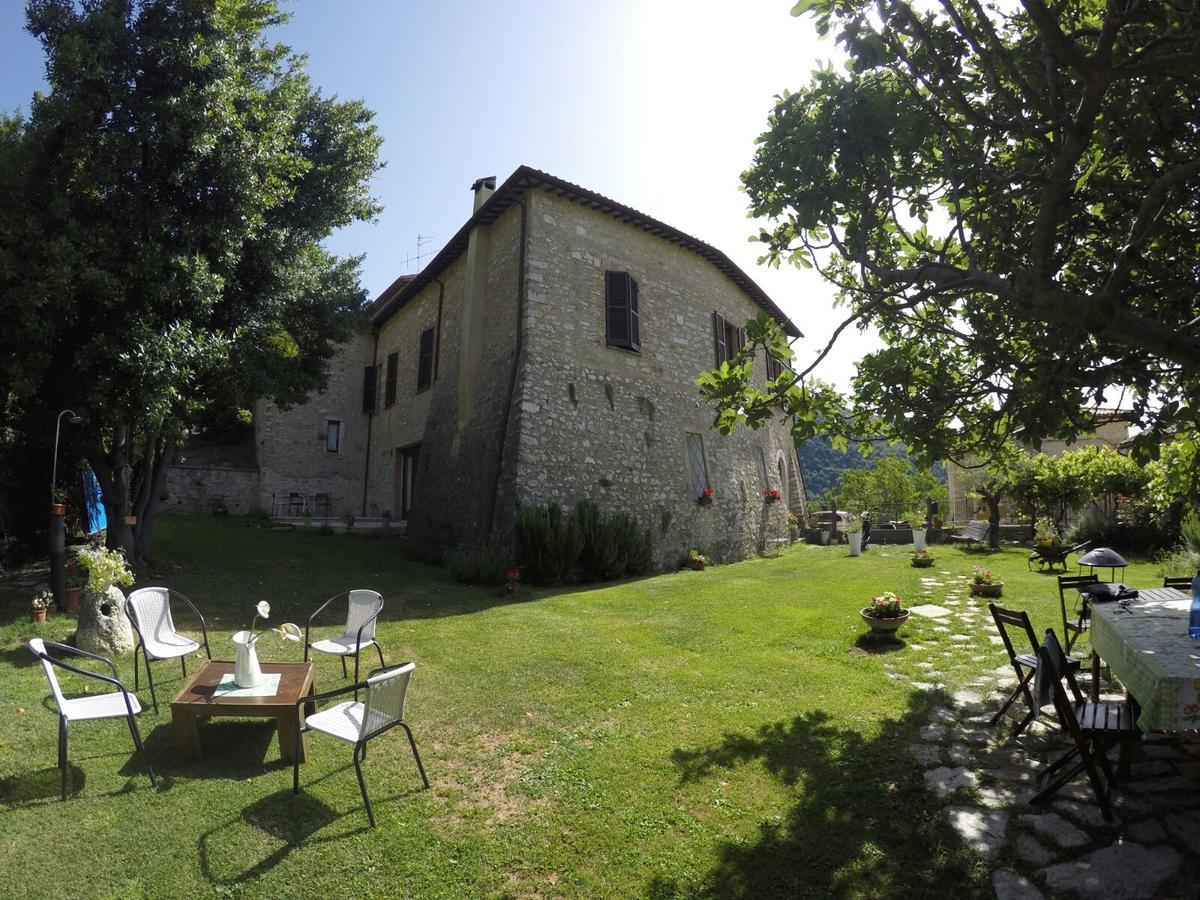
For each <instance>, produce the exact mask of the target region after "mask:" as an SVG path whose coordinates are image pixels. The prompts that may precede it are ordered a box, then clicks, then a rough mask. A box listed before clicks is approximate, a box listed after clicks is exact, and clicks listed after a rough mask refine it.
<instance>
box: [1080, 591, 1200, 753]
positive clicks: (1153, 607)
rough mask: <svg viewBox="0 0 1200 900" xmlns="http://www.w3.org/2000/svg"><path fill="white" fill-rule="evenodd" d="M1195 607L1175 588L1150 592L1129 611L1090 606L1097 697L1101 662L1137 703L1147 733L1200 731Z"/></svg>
mask: <svg viewBox="0 0 1200 900" xmlns="http://www.w3.org/2000/svg"><path fill="white" fill-rule="evenodd" d="M1191 602H1192V601H1191V597H1190V596H1188V595H1187V594H1185V593H1183V592H1182V591H1178V590H1176V589H1175V588H1149V589H1146V590H1139V591H1138V596H1137V599H1136V600H1132V601H1130V603H1129V605H1128V607H1127V608H1124V607H1121V606H1119V605H1118V604H1117V603H1115V602H1114V603H1093V604H1092V627H1091V632H1092V649H1093V650H1094V651H1095V652H1094V654H1093V659H1092V664H1093V673H1092V674H1093V677H1092V695H1093V698H1094V697H1095V695H1096V694H1097V692H1098V690H1099V679H1098V678H1097V677H1096V675H1097V674H1098V672H1097V670H1098V669H1099V659H1100V657H1103V658H1104V661H1105V662H1106V663H1107V664H1108V668H1109V670H1110V671H1111V672H1112V674H1113V675H1114V676H1115V677H1116V678H1118V679H1119V680H1120V682H1121V684H1123V685H1124V686H1125V690H1126V691H1127V692H1128V694H1129V696H1130V698H1131V699H1132V700H1133V701H1134V702H1135V704H1136V708H1137V709H1138V719H1137V724H1138V727H1139V728H1141V729H1142V730H1143V731H1192V730H1195V729H1197V728H1200V643H1198V642H1196V641H1193V640H1192V639H1191V638H1189V637H1188V611H1189V609H1190V607H1191Z"/></svg>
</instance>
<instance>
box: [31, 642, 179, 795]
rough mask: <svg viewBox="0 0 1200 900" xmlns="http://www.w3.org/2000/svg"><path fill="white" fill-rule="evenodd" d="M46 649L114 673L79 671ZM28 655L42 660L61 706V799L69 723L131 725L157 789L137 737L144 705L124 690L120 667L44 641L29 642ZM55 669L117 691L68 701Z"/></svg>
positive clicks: (72, 648)
mask: <svg viewBox="0 0 1200 900" xmlns="http://www.w3.org/2000/svg"><path fill="white" fill-rule="evenodd" d="M47 648H53V649H54V650H56V651H59V652H66V653H73V654H75V655H76V656H85V657H87V658H88V659H96V660H99V661H100V662H102V663H105V664H106V665H107V666H108V667H109V668H110V669H112V673H113V674H112V678H109V677H108V676H107V675H101V674H99V673H98V672H89V671H88V670H87V669H80V668H77V667H76V666H73V665H71V664H70V663H67V662H63V661H62V660H61V659H56V658H54V657H53V656H51V655H50V654H49V652H47ZM29 651H30V652H31V653H32V654H33V655H34V656H36V657H37V658H38V659H39V660H41V663H42V670H43V671H44V672H45V673H46V680H47V681H48V682H50V692H51V693H52V694H53V695H54V702H55V703H56V704H57V705H58V768H59V769H60V770H61V771H62V799H63V800H66V799H67V723H68V722H72V721H83V720H85V719H115V718H119V717H121V716H124V717H125V719H126V721H127V722H128V723H129V733H130V734H131V735H133V745H134V747H135V748H137V750H138V751H139V752H140V753H141V754H142V759H144V760H146V771H147V772H149V773H150V784H151V786H154V785H155V784H156V782H155V780H154V769H152V768H151V767H150V760H149V758H148V757H147V756H146V748H145V747H144V746H143V745H142V736H141V735H140V734H138V727H137V722H135V721H134V718H133V717H134V716H135V715H137V714H138V713H140V712H141V711H142V705H141V704H140V703H138V698H137V697H135V696H134V695H133V694H131V693H129V691H127V690H126V689H125V685H123V684H121V682H120V681H119V680H118V679H117V667H116V666H115V665H113V661H112V660H111V659H107V658H105V657H103V656H98V655H96V654H95V653H88V652H86V651H84V650H80V649H78V648H77V647H68V646H67V645H66V644H56V643H55V642H53V641H44V640H42V639H41V638H33V639H32V640H31V641H30V642H29ZM55 666H58V667H59V668H62V669H66V670H67V671H68V672H74V673H75V674H76V675H83V676H84V677H86V678H95V679H97V680H99V681H103V682H104V683H105V684H111V685H113V686H114V687H116V688H117V690H116V691H113V692H111V693H108V694H96V695H91V696H87V697H76V698H73V699H71V700H68V699H67V698H66V697H64V696H63V692H62V688H61V687H59V684H58V677H57V676H56V675H55V674H54V667H55Z"/></svg>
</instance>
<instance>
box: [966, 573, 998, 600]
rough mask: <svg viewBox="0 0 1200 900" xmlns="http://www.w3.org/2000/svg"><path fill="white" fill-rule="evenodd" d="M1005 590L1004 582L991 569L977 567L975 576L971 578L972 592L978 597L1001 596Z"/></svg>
mask: <svg viewBox="0 0 1200 900" xmlns="http://www.w3.org/2000/svg"><path fill="white" fill-rule="evenodd" d="M1003 590H1004V582H1003V581H1000V580H999V579H997V578H996V576H995V575H993V574H992V570H991V569H985V568H983V567H982V566H976V567H975V577H974V578H973V579H972V580H971V593H972V594H974V595H975V596H976V597H999V596H1000V594H1001V592H1002V591H1003Z"/></svg>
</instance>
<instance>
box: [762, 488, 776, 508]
mask: <svg viewBox="0 0 1200 900" xmlns="http://www.w3.org/2000/svg"><path fill="white" fill-rule="evenodd" d="M763 502H764V503H766V504H767V506H770V505H771V504H772V503H778V502H779V491H777V490H775V488H767V489H766V490H765V491H763Z"/></svg>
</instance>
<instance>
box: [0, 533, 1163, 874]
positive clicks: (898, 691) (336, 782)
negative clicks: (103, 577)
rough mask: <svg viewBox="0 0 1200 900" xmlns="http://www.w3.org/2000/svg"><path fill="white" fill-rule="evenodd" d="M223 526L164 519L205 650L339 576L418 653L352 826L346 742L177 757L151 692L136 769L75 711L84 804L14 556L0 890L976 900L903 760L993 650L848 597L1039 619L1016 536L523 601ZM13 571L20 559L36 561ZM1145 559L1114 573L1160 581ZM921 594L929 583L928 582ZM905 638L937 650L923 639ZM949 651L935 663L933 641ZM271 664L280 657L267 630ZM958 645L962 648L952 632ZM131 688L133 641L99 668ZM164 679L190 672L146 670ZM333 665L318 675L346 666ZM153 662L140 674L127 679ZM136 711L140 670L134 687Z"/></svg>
mask: <svg viewBox="0 0 1200 900" xmlns="http://www.w3.org/2000/svg"><path fill="white" fill-rule="evenodd" d="M259 525H260V523H255V522H250V521H244V520H238V519H206V518H168V519H165V520H163V522H162V523H161V525H160V528H159V534H158V538H157V544H156V546H155V551H156V554H157V567H158V569H157V572H156V573H154V574H153V576H152V577H147V578H145V579H143V580H142V581H141V582H140V583H150V582H151V581H153V582H159V583H164V584H167V585H170V586H172V587H175V588H177V589H179V590H182V591H183V592H185V593H187V594H188V595H189V596H190V597H191V598H192V599H193V600H194V601H195V602H196V603H197V605H198V606H199V607H200V608H201V609H202V610H204V611H205V614H206V616H207V617H208V620H209V633H210V636H211V638H212V644H213V650H214V656H216V657H219V658H226V659H231V658H232V655H233V645H232V643H231V642H230V641H229V634H230V633H231V632H232V631H234V630H236V629H237V628H244V627H246V626H247V625H248V624H249V619H250V615H251V606H252V604H253V603H254V602H256V601H257V600H260V599H267V600H269V601H270V602H271V604H272V607H273V613H272V619H273V620H275V621H282V620H291V621H295V622H298V623H300V624H301V625H302V626H303V623H304V620H305V619H306V618H307V616H308V614H309V612H311V610H313V609H315V608H316V607H317V605H319V603H320V602H321V601H323V600H324V599H325V598H326V597H328V596H331V595H333V594H335V593H337V592H339V591H342V590H345V589H347V588H349V587H371V588H374V589H376V590H378V591H380V592H381V593H382V594H383V596H384V598H385V600H386V603H387V605H386V607H385V609H384V613H383V617H382V620H381V625H380V629H379V637H380V641H381V643H382V645H383V647H384V650H385V654H386V656H387V660H388V662H389V663H391V662H398V661H401V660H413V661H415V662H416V665H417V669H416V673H415V675H414V679H413V684H412V688H411V691H410V694H409V697H410V704H409V710H408V715H409V720H410V722H411V723H412V726H413V730H414V733H415V735H416V739H417V743H418V746H419V747H420V749H421V753H422V757H423V760H424V762H425V767H426V770H427V771H428V773H429V777H430V781H431V784H432V787H431V789H430V790H428V791H424V790H421V789H420V788H421V782H420V778H419V776H418V774H417V771H416V767H415V765H414V764H413V761H412V757H411V755H410V754H409V752H408V747H407V743H406V742H405V740H404V736H403V733H402V732H399V731H397V732H393V733H392V734H390V735H389V736H388V737H385V738H383V739H382V740H380V741H379V742H376V743H373V744H372V750H371V753H370V755H369V757H368V759H367V761H366V763H365V765H364V771H365V775H366V779H367V783H368V786H369V788H370V789H371V791H372V801H373V803H374V805H375V814H376V817H377V818H378V821H379V827H378V828H377V829H375V830H370V829H369V828H368V827H367V819H366V815H365V813H364V811H363V809H362V805H361V798H360V797H359V794H358V787H357V783H356V781H355V778H354V770H353V768H352V766H351V764H350V748H349V745H346V744H342V743H339V742H336V741H334V740H332V739H331V738H327V737H322V736H320V735H316V736H311V737H310V738H309V761H308V762H307V763H306V764H305V765H304V766H302V767H301V786H302V793H301V796H300V797H296V798H294V797H293V796H292V794H291V768H290V766H285V765H283V764H282V763H281V762H280V761H279V756H278V746H277V745H276V743H275V736H274V729H273V726H272V725H269V724H265V723H263V722H261V721H251V720H246V721H238V720H214V721H213V722H210V723H207V724H205V725H202V741H203V742H204V745H205V752H206V758H205V760H204V761H203V762H202V763H196V764H184V763H181V762H178V761H176V759H175V758H174V753H173V750H174V739H173V734H172V730H171V722H170V708H169V704H168V703H161V711H160V713H159V714H158V715H157V716H155V715H154V714H153V711H152V710H149V709H148V710H147V711H146V712H144V713H143V714H142V716H141V717H140V722H139V724H140V727H141V729H142V733H143V736H144V737H145V739H146V743H147V749H148V752H149V754H150V757H151V759H152V762H153V764H154V767H155V770H156V772H157V773H159V774H160V775H161V776H162V777H161V779H160V785H159V788H158V790H157V791H155V790H153V789H151V787H150V784H149V781H148V779H147V777H146V775H145V769H144V766H143V765H142V763H141V761H140V759H139V758H138V757H137V756H135V755H133V754H132V752H131V751H132V748H131V742H130V740H129V734H128V731H127V730H126V729H125V725H124V723H122V722H121V721H119V720H116V721H107V722H97V723H80V724H78V725H76V726H74V727H73V730H72V734H71V748H70V762H71V766H72V777H73V785H74V788H75V795H74V796H72V797H70V798H69V799H68V800H67V802H65V803H62V802H59V800H58V773H57V769H56V768H55V767H54V766H55V716H54V714H53V712H52V711H51V710H52V704H51V701H50V700H49V698H48V691H47V687H46V683H45V679H44V677H43V675H42V673H41V670H40V668H38V667H36V666H35V665H33V663H34V659H33V657H32V656H31V655H30V654H29V653H28V652H27V651H26V650H25V649H24V642H25V641H26V640H27V639H28V638H29V637H31V636H34V635H35V634H39V633H40V634H42V635H43V636H45V637H49V638H55V639H62V638H65V637H66V636H67V635H68V634H70V632H71V630H72V623H73V620H72V619H70V618H69V617H55V618H53V619H51V621H50V622H49V623H48V624H46V625H44V626H36V625H31V624H30V623H29V622H28V621H27V619H26V618H25V615H24V612H25V604H26V603H27V596H28V594H29V592H30V591H29V588H28V586H26V585H25V584H22V583H21V582H20V580H19V579H20V573H18V574H17V575H15V576H14V575H11V574H10V575H9V576H8V577H7V578H6V579H5V580H4V582H3V583H0V621H2V622H3V623H4V624H3V625H0V680H2V683H3V684H4V688H5V689H4V692H3V696H2V698H0V811H2V816H3V817H2V821H3V830H4V840H3V844H2V845H0V884H3V885H5V888H4V893H5V894H6V895H7V896H14V897H17V896H20V897H33V896H52V895H53V896H58V895H61V894H63V893H65V892H69V893H71V894H73V895H77V896H117V897H139V896H154V897H167V896H169V897H192V896H240V895H245V896H255V897H258V896H270V897H291V896H297V897H298V896H314V895H319V894H321V893H322V892H324V893H326V894H327V895H329V896H413V897H478V896H513V897H532V896H541V897H552V896H586V897H597V896H604V897H637V896H643V897H652V898H666V897H677V896H678V897H692V896H722V897H768V896H781V897H898V896H903V897H944V896H946V892H947V890H948V887H949V886H950V885H953V886H954V893H955V896H958V897H972V896H980V897H983V896H991V893H990V886H989V884H988V882H987V867H986V865H985V864H984V863H983V862H982V861H980V860H979V859H978V858H977V857H975V856H974V855H972V854H971V852H970V851H968V850H966V849H965V848H964V847H963V846H962V844H961V842H960V840H959V838H958V837H957V835H956V834H955V833H954V832H953V831H952V830H951V829H950V827H949V826H948V824H947V823H946V819H945V816H944V815H943V813H942V803H941V801H938V800H936V799H935V798H933V797H932V795H930V794H928V793H927V792H926V791H925V789H924V785H923V781H922V776H921V771H922V770H921V768H920V767H919V766H918V765H917V764H916V762H915V761H914V760H913V759H912V758H911V756H910V755H909V753H908V751H907V747H908V744H909V743H910V742H911V741H912V740H913V738H914V735H915V733H916V731H917V729H918V728H919V727H920V726H921V725H922V724H924V723H925V721H926V716H927V713H928V711H929V709H930V708H931V707H932V706H934V705H936V704H937V703H938V702H940V701H941V700H943V699H944V698H943V697H942V696H941V694H940V692H937V691H933V692H930V691H920V690H918V689H916V688H914V687H913V686H912V682H914V681H921V680H925V681H928V680H929V679H930V673H929V672H928V671H926V670H923V669H922V668H919V667H917V666H916V663H917V662H918V661H920V660H924V659H931V658H932V659H935V660H938V665H939V666H940V667H941V668H940V670H939V671H936V672H935V673H934V675H935V676H936V680H937V681H939V682H942V683H944V684H945V686H946V687H945V689H944V690H945V691H947V692H952V691H954V690H955V689H957V688H958V687H960V686H962V685H964V684H966V683H967V682H969V681H970V680H972V679H973V678H975V677H976V676H978V675H979V674H980V673H982V672H984V671H986V670H989V669H994V668H995V667H996V666H998V665H1000V664H1002V663H1003V662H1005V661H1006V660H1005V657H1004V656H1003V651H1002V650H1001V648H999V647H996V646H994V645H993V644H992V643H990V642H989V641H988V638H987V635H986V634H984V633H975V634H971V635H969V637H970V640H969V641H958V642H957V643H952V642H951V640H950V637H951V636H950V635H947V634H945V633H942V632H937V631H935V630H934V623H933V622H932V621H930V620H922V619H919V618H918V617H916V616H914V617H912V619H911V620H910V621H909V623H908V624H906V625H905V627H904V629H903V630H902V632H901V637H902V638H903V639H904V640H903V641H900V642H897V643H895V644H884V645H879V644H875V643H873V642H871V641H868V640H864V639H863V637H862V636H863V634H864V632H865V627H864V626H863V624H862V622H861V621H860V620H859V617H858V612H857V610H858V608H859V607H861V606H862V605H863V604H864V602H865V600H866V598H868V597H869V596H871V595H872V594H875V593H879V592H881V591H883V590H888V589H892V590H897V591H898V592H900V593H901V594H902V595H903V596H904V597H905V598H906V599H911V600H913V601H914V602H919V599H920V595H921V592H922V589H921V584H920V578H921V576H926V577H928V576H929V575H930V573H931V572H932V573H933V574H934V575H935V576H936V575H937V573H939V572H943V573H954V574H966V573H969V572H970V571H971V568H972V566H974V565H978V564H984V565H987V566H988V567H990V568H992V569H993V570H994V571H996V572H997V573H998V574H1000V575H1001V576H1002V577H1003V579H1004V580H1005V582H1006V585H1007V586H1006V589H1005V602H1006V603H1008V604H1009V605H1012V606H1017V607H1020V608H1025V609H1028V610H1029V611H1030V613H1031V615H1032V616H1033V619H1034V624H1035V627H1038V628H1039V629H1041V628H1045V627H1049V626H1053V625H1055V623H1056V620H1057V616H1058V596H1057V590H1056V587H1055V582H1054V579H1053V578H1051V577H1049V576H1046V575H1038V574H1035V573H1029V572H1027V571H1026V566H1025V557H1026V556H1027V553H1028V551H1025V550H1022V549H1019V548H1015V547H1014V548H1009V549H1006V550H1004V551H1002V552H999V553H980V552H964V551H961V550H957V549H951V548H940V547H939V548H935V551H936V552H937V554H938V564H937V565H936V566H935V567H934V569H932V570H929V569H925V570H918V569H913V568H911V567H910V566H909V565H908V558H907V551H906V550H904V549H903V548H896V547H892V548H887V547H873V548H872V549H871V551H870V552H869V553H868V554H866V555H864V556H863V557H861V558H859V559H850V558H848V557H847V556H846V551H845V549H844V548H836V547H807V546H803V545H796V546H795V547H792V548H790V549H788V550H786V551H784V552H783V553H782V554H780V555H779V556H777V557H774V558H769V559H754V560H749V561H746V562H743V563H739V564H736V565H729V566H720V567H715V568H710V569H708V570H707V571H704V572H692V571H683V572H679V573H674V574H668V575H662V576H659V577H655V578H647V579H643V580H635V581H629V582H623V583H620V584H616V585H612V586H608V587H604V588H589V589H570V588H564V589H557V590H534V589H525V590H523V592H522V593H521V594H520V595H519V598H518V601H517V602H513V601H511V600H506V599H504V598H502V597H500V596H498V595H497V594H496V592H494V591H492V590H487V589H481V588H474V587H467V586H463V585H459V584H455V583H454V582H453V581H451V580H450V579H449V577H448V576H447V575H446V573H445V572H444V571H442V570H439V569H436V568H431V567H427V566H423V565H419V564H415V563H412V562H409V561H407V560H406V559H405V558H404V557H403V554H402V552H401V550H402V541H398V540H396V539H384V540H371V539H367V538H363V537H355V536H330V535H315V534H299V533H293V532H277V531H270V530H267V529H265V528H262V527H259ZM27 577H28V576H27V575H26V578H27ZM1158 579H1159V574H1158V571H1157V569H1156V567H1154V566H1153V565H1152V564H1149V563H1145V564H1136V565H1133V566H1131V567H1130V569H1129V572H1128V573H1127V575H1126V580H1127V581H1129V582H1131V583H1134V584H1142V585H1147V584H1154V583H1157V582H1158ZM934 599H936V597H935V598H934ZM913 643H921V644H923V645H924V646H925V647H926V649H925V650H924V651H921V652H918V651H917V650H914V649H913V648H912V646H911V645H912V644H913ZM943 645H944V646H945V648H946V649H945V651H944V653H941V652H936V653H933V654H932V655H931V654H930V651H929V648H930V647H934V648H937V647H941V646H943ZM260 648H261V649H260V655H261V656H262V657H263V658H264V659H276V660H287V659H299V657H300V651H299V649H298V646H297V645H296V644H286V645H281V644H279V643H277V642H275V641H274V638H272V637H270V636H268V637H265V638H264V639H263V641H262V643H261V645H260ZM951 651H954V652H951ZM118 666H119V668H120V670H121V673H122V677H123V678H124V679H125V680H126V681H127V683H128V684H129V685H130V686H131V687H132V660H131V658H130V657H126V658H123V659H120V660H118ZM155 671H156V674H157V675H158V676H159V678H160V679H161V681H160V682H159V684H160V690H159V697H160V701H162V700H163V698H169V697H170V696H173V695H174V693H175V691H176V690H178V688H179V687H180V686H181V678H180V675H179V672H178V668H177V667H175V666H173V665H172V664H171V663H166V662H164V663H159V664H158V665H157V667H156V669H155ZM344 683H345V682H344V681H343V679H342V676H341V671H340V667H339V666H338V664H337V662H336V660H333V659H331V658H323V659H321V660H318V662H317V688H318V690H327V689H330V688H333V687H336V686H340V685H342V684H344ZM144 687H145V682H144V681H143V688H144ZM142 699H143V702H144V703H145V704H146V705H147V706H148V705H149V692H148V691H147V690H143V691H142Z"/></svg>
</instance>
